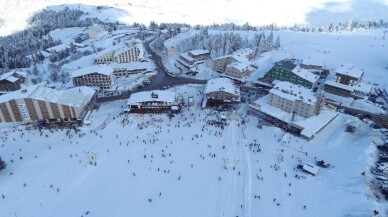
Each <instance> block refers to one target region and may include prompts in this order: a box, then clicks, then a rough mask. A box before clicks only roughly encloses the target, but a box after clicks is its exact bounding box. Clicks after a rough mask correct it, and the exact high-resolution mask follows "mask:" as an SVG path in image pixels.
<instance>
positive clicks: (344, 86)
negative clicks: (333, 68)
mask: <svg viewBox="0 0 388 217" xmlns="http://www.w3.org/2000/svg"><path fill="white" fill-rule="evenodd" d="M325 85H329V86H333V87H337V88H340V89H343V90H348V91H351V92H352V91H354V86H350V85H346V84H341V83H339V82H335V81H333V80H327V81H325Z"/></svg>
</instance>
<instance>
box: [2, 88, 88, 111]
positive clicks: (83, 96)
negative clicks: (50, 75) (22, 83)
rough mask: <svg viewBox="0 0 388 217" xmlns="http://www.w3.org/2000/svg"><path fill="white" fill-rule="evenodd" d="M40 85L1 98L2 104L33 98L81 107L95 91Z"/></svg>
mask: <svg viewBox="0 0 388 217" xmlns="http://www.w3.org/2000/svg"><path fill="white" fill-rule="evenodd" d="M44 85H45V83H39V84H36V85H33V86H29V87H26V88H24V89H21V90H17V91H13V92H10V93H7V94H4V95H2V96H0V103H2V102H7V101H10V100H12V99H22V98H31V99H36V100H42V101H47V102H52V103H58V104H62V105H71V106H80V105H82V104H85V102H89V101H90V99H91V98H92V97H93V95H94V93H95V91H94V90H93V89H92V88H90V87H75V88H72V89H69V90H56V89H52V88H48V87H45V86H44Z"/></svg>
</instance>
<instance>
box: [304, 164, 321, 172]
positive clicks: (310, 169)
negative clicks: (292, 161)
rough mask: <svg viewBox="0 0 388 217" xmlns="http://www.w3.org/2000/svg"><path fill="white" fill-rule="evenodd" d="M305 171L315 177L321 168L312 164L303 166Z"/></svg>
mask: <svg viewBox="0 0 388 217" xmlns="http://www.w3.org/2000/svg"><path fill="white" fill-rule="evenodd" d="M303 169H304V170H306V171H307V172H309V173H311V174H313V175H317V173H318V171H319V167H317V166H315V165H314V164H311V163H306V164H304V165H303Z"/></svg>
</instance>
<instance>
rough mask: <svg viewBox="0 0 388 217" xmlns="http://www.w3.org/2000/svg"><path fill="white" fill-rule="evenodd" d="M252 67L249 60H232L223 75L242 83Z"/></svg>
mask: <svg viewBox="0 0 388 217" xmlns="http://www.w3.org/2000/svg"><path fill="white" fill-rule="evenodd" d="M253 69H254V68H253V67H252V66H251V64H250V62H232V63H230V64H229V65H228V66H227V67H226V69H225V76H226V77H228V78H231V79H233V80H237V81H239V82H242V83H244V82H245V80H246V78H247V77H249V76H250V75H251V72H252V71H253Z"/></svg>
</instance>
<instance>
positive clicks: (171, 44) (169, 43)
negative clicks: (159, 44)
mask: <svg viewBox="0 0 388 217" xmlns="http://www.w3.org/2000/svg"><path fill="white" fill-rule="evenodd" d="M163 45H164V47H166V48H170V47H176V43H175V41H174V40H172V39H171V38H170V39H167V40H165V41H164V42H163Z"/></svg>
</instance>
